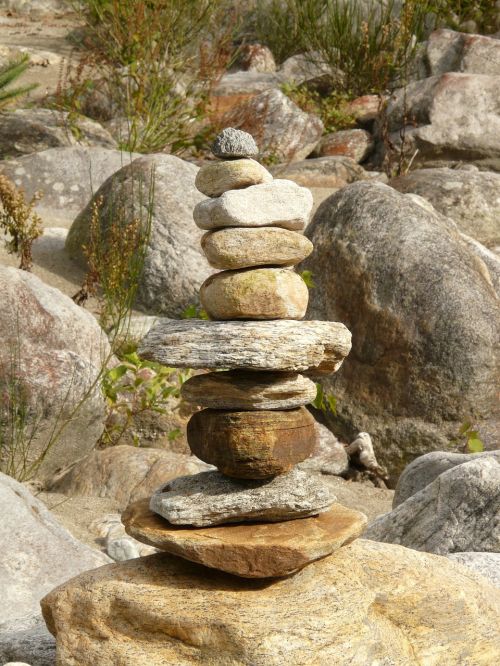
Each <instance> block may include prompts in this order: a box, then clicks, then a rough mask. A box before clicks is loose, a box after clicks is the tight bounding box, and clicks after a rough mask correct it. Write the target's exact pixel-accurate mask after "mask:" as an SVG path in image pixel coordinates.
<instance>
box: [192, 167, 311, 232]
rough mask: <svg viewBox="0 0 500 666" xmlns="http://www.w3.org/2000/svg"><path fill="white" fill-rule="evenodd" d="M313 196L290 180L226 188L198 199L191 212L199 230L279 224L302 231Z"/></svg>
mask: <svg viewBox="0 0 500 666" xmlns="http://www.w3.org/2000/svg"><path fill="white" fill-rule="evenodd" d="M312 206H313V197H312V194H311V192H310V191H309V190H308V189H307V188H306V187H300V185H297V184H296V183H294V182H292V181H291V180H280V179H277V180H273V182H272V183H263V184H262V185H251V186H250V187H247V188H245V189H244V190H230V191H229V192H224V194H223V195H221V196H220V197H217V198H216V199H206V200H205V201H200V203H199V204H197V205H196V206H195V208H194V211H193V217H194V221H195V222H196V224H197V225H198V227H200V229H207V230H211V229H219V228H221V227H283V228H284V229H291V230H292V231H302V230H303V229H304V228H305V226H306V224H307V222H308V221H309V216H310V214H311V210H312Z"/></svg>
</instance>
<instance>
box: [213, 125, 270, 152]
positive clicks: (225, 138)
mask: <svg viewBox="0 0 500 666" xmlns="http://www.w3.org/2000/svg"><path fill="white" fill-rule="evenodd" d="M211 150H212V153H213V154H214V155H215V157H220V158H222V159H232V158H237V157H255V156H256V155H258V154H259V149H258V148H257V144H256V143H255V141H254V138H253V136H252V135H251V134H248V132H243V130H238V129H234V128H233V127H226V129H224V130H222V132H221V133H220V134H218V135H217V137H216V139H215V141H214V142H213V144H212V148H211Z"/></svg>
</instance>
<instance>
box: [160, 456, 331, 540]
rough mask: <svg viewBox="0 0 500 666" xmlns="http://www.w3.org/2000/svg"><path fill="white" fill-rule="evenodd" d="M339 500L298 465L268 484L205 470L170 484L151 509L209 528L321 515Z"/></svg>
mask: <svg viewBox="0 0 500 666" xmlns="http://www.w3.org/2000/svg"><path fill="white" fill-rule="evenodd" d="M335 499H336V498H335V495H334V494H333V492H332V490H331V488H330V486H328V485H327V484H326V483H324V482H323V481H322V480H321V478H319V477H316V476H312V475H311V474H308V473H307V472H302V471H300V470H298V469H294V470H292V471H291V472H290V473H289V474H280V476H277V477H275V478H274V479H271V480H270V481H264V482H263V481H246V480H245V481H242V480H240V479H229V478H228V477H227V476H224V474H221V473H220V472H201V473H200V474H191V475H190V476H181V477H179V478H177V479H173V480H172V481H169V482H168V483H166V484H165V485H164V486H162V487H161V488H159V489H158V490H157V492H156V493H154V495H153V496H152V497H151V501H150V504H149V507H150V509H151V510H152V511H154V512H155V513H157V514H159V515H160V516H162V517H163V518H165V519H166V520H168V522H169V523H172V524H174V525H191V526H193V527H209V526H211V525H222V524H225V523H239V522H249V521H252V522H255V521H264V522H273V523H275V522H280V521H283V520H294V519H296V518H307V517H309V516H316V515H318V514H319V513H324V512H325V511H328V509H329V508H330V507H331V505H332V504H333V503H334V502H335Z"/></svg>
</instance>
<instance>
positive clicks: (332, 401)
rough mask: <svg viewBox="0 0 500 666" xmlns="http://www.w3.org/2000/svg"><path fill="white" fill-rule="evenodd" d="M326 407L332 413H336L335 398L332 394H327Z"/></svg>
mask: <svg viewBox="0 0 500 666" xmlns="http://www.w3.org/2000/svg"><path fill="white" fill-rule="evenodd" d="M326 399H327V402H328V408H329V410H330V411H331V413H332V414H336V413H337V398H336V397H335V396H334V395H331V394H329V395H328V396H327V398H326Z"/></svg>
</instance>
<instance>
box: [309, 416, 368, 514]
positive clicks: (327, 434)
mask: <svg viewBox="0 0 500 666" xmlns="http://www.w3.org/2000/svg"><path fill="white" fill-rule="evenodd" d="M314 427H315V429H316V446H315V447H314V450H313V452H312V453H311V455H310V456H309V458H307V459H306V460H304V461H303V462H301V463H299V464H298V465H297V469H301V470H306V471H308V472H319V473H320V474H324V475H332V476H340V475H344V474H346V472H347V470H348V469H349V456H348V455H347V451H346V448H345V446H344V445H343V444H342V443H341V442H339V440H338V439H337V438H336V437H335V435H334V434H333V432H331V431H330V430H328V428H327V427H326V426H325V425H323V424H322V423H318V422H316V423H315V424H314ZM353 506H357V504H354V505H353Z"/></svg>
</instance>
